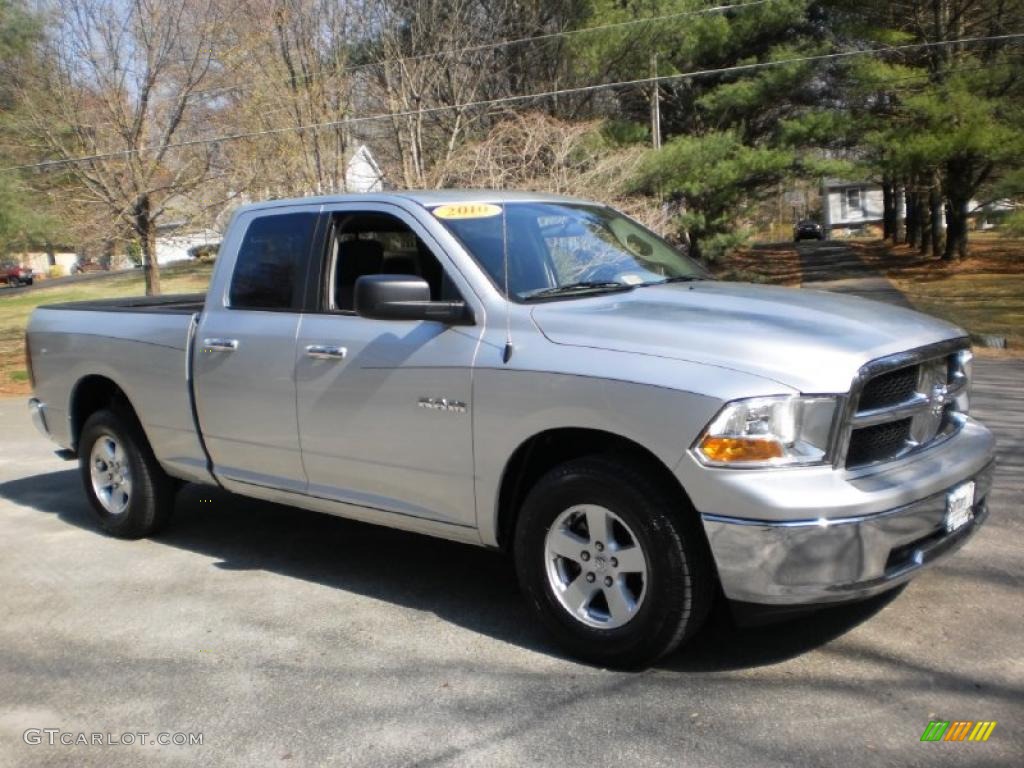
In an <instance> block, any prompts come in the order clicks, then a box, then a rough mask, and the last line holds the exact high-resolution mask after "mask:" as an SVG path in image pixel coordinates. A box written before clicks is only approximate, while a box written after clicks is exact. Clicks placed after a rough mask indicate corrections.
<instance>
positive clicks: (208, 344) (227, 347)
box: [203, 339, 238, 352]
mask: <svg viewBox="0 0 1024 768" xmlns="http://www.w3.org/2000/svg"><path fill="white" fill-rule="evenodd" d="M203 349H204V350H207V351H209V352H234V351H235V350H236V349H238V339H203Z"/></svg>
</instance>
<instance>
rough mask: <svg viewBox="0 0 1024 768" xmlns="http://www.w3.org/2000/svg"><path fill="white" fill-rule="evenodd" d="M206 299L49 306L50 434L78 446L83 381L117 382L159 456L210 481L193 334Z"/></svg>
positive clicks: (38, 329) (37, 358) (35, 329)
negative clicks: (75, 407)
mask: <svg viewBox="0 0 1024 768" xmlns="http://www.w3.org/2000/svg"><path fill="white" fill-rule="evenodd" d="M204 301H205V295H204V294H185V295H177V296H152V297H147V296H130V297H124V298H117V299H97V300H93V301H75V302H68V303H64V304H47V305H43V306H41V307H39V308H38V309H37V310H36V311H35V312H33V313H32V317H31V319H30V321H29V326H28V334H27V335H28V343H29V345H30V347H31V349H32V365H33V369H34V373H35V392H36V396H37V397H38V398H39V399H40V400H41V401H42V402H43V403H45V407H46V413H47V423H48V424H49V425H50V428H51V434H52V436H53V438H54V439H55V440H56V441H57V443H58V444H60V445H61V447H74V446H72V439H71V432H70V426H71V419H72V417H73V414H72V413H71V400H72V399H73V397H74V393H75V388H76V385H77V383H78V382H80V381H82V379H83V377H85V376H91V377H100V378H106V379H109V380H110V381H113V382H116V383H117V385H118V386H119V387H120V389H121V390H122V391H123V392H124V394H125V396H126V397H127V398H128V400H129V402H130V403H131V405H132V407H133V409H134V410H135V412H136V413H137V414H138V415H139V417H140V419H141V420H142V422H143V427H144V428H145V430H146V434H147V436H148V437H149V441H150V444H151V445H152V447H153V452H154V453H155V454H156V456H157V458H158V459H159V460H160V461H161V463H163V464H164V466H165V467H166V468H168V469H173V470H175V474H176V475H177V476H180V477H184V478H187V479H194V480H198V481H201V482H202V481H206V482H208V481H209V475H208V474H206V454H205V452H204V451H203V449H202V446H201V444H200V441H199V436H198V432H197V430H196V424H195V421H194V418H193V410H192V401H191V383H190V374H189V365H190V362H191V361H190V359H189V358H190V353H191V350H190V347H189V339H190V336H191V330H190V329H191V326H192V322H193V317H194V316H195V315H197V314H199V313H201V312H202V310H203V304H204Z"/></svg>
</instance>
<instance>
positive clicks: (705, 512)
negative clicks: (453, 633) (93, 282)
mask: <svg viewBox="0 0 1024 768" xmlns="http://www.w3.org/2000/svg"><path fill="white" fill-rule="evenodd" d="M27 346H28V353H29V361H30V363H29V364H30V369H31V375H32V376H33V382H34V391H35V396H34V397H33V398H32V400H31V401H30V410H31V412H32V414H33V417H34V419H35V422H36V424H37V425H38V426H39V428H40V429H41V430H42V431H43V432H44V433H45V434H47V435H48V436H49V437H50V438H52V439H53V440H54V441H55V442H56V443H57V444H58V445H59V446H61V448H62V453H63V454H64V455H65V456H67V457H72V456H74V457H77V459H78V461H79V465H80V468H81V475H82V480H83V483H84V487H85V492H86V494H87V495H88V497H89V500H90V501H91V504H92V507H93V509H94V510H95V515H96V519H97V521H98V524H99V525H100V526H101V527H102V528H103V529H105V530H106V531H108V532H110V533H111V534H113V535H115V536H123V537H139V536H145V535H147V534H150V533H152V532H153V531H155V530H157V528H159V526H161V525H162V524H163V523H164V522H165V521H166V520H167V518H168V516H169V515H170V513H171V511H172V509H173V507H174V492H175V488H176V486H177V485H178V484H179V483H180V482H196V483H208V484H217V485H219V486H222V487H223V488H225V489H227V490H229V491H232V492H234V493H237V494H242V495H245V496H251V497H256V498H260V499H268V500H271V501H275V502H281V503H284V504H290V505H294V506H299V507H305V508H307V509H312V510H319V511H322V512H327V513H330V514H335V515H342V516H345V517H350V518H356V519H359V520H364V521H368V522H371V523H377V524H381V525H387V526H394V527H396V528H403V529H407V530H411V531H416V532H420V533H424V534H430V535H433V536H440V537H444V538H447V539H455V540H458V541H462V542H467V543H471V544H476V545H482V546H485V547H493V548H500V549H502V550H505V551H508V552H510V553H511V555H512V556H513V558H514V561H515V564H516V568H517V572H518V575H519V579H520V582H521V584H522V588H523V591H524V593H525V595H526V598H527V600H528V603H529V605H530V607H531V609H532V610H533V611H534V613H535V614H536V617H537V619H538V620H539V621H540V622H541V623H542V624H544V625H545V626H546V627H547V628H548V629H549V630H550V631H551V632H552V633H553V634H554V636H555V637H556V638H557V639H558V640H559V641H560V642H561V643H563V644H564V645H565V646H567V647H568V648H569V649H570V650H571V651H572V652H573V653H575V654H577V655H578V656H580V657H582V658H585V659H588V660H591V661H594V662H597V663H602V664H615V665H638V664H645V663H649V662H650V661H652V660H653V659H655V658H657V657H659V656H661V655H663V654H665V653H668V652H669V651H671V650H672V649H674V648H675V647H677V646H678V645H679V644H680V643H681V642H682V641H684V640H685V639H686V638H688V637H690V636H691V635H692V634H693V633H694V632H695V631H696V630H697V629H698V628H699V627H700V625H701V623H702V622H703V621H704V619H705V617H706V616H707V614H708V611H709V609H710V607H711V605H712V603H713V602H714V601H715V600H716V599H727V600H728V601H730V603H731V605H732V607H734V608H735V609H737V611H739V612H740V613H741V614H742V613H744V612H749V613H757V612H759V611H763V610H765V609H774V610H776V611H788V610H795V609H804V608H807V607H813V606H820V605H826V604H831V603H836V602H840V601H847V600H854V599H858V598H863V597H865V596H869V595H873V594H876V593H879V592H881V591H884V590H888V589H891V588H893V587H894V586H896V585H898V584H901V583H903V582H905V581H907V580H908V579H909V578H911V577H912V576H913V575H915V574H916V573H918V572H919V571H921V570H922V569H923V568H925V567H927V566H929V565H931V564H932V563H934V562H937V561H938V560H940V559H941V558H943V557H945V556H947V555H949V554H950V553H951V552H952V551H954V550H955V549H957V548H958V547H959V546H960V545H961V544H962V543H963V542H964V541H965V540H966V539H967V538H968V537H970V536H971V534H972V533H973V532H974V531H975V530H977V528H978V526H979V524H980V523H981V521H982V520H983V518H984V516H985V515H986V513H987V509H986V495H987V493H988V491H989V488H990V485H991V479H992V464H993V455H994V440H993V437H992V435H991V433H990V432H989V431H988V430H987V429H986V428H985V427H983V426H982V425H981V424H979V423H977V422H976V421H974V420H973V419H971V418H970V417H969V416H968V394H969V387H970V378H971V352H970V350H969V348H968V340H967V338H966V337H965V334H964V332H963V331H961V330H960V329H958V328H955V327H953V326H951V325H948V324H946V323H943V322H940V321H938V320H935V319H932V318H930V317H926V316H924V315H920V314H916V313H914V312H911V311H908V310H904V309H899V308H894V307H890V306H883V305H880V304H876V303H872V302H868V301H863V300H860V299H856V298H852V297H846V296H840V295H834V294H825V293H818V292H814V291H804V290H792V289H785V288H776V287H764V286H756V285H746V284H735V283H724V282H717V281H715V280H712V279H710V278H709V276H708V275H707V274H706V273H705V272H704V270H703V269H702V268H701V267H700V266H699V265H698V264H697V263H695V262H693V261H691V260H690V259H688V258H687V257H685V256H683V255H681V254H680V253H678V252H677V251H676V250H674V249H673V248H672V247H671V246H669V245H668V244H666V243H665V242H664V241H663V240H661V239H660V238H659V237H657V236H656V235H655V234H653V233H651V232H650V231H648V230H647V229H645V228H643V227H642V226H640V225H639V224H637V223H636V222H635V221H633V220H632V219H630V218H628V217H626V216H623V215H621V214H619V213H617V212H615V211H614V210H612V209H610V208H608V207H605V206H602V205H598V204H593V203H587V202H583V201H579V200H572V199H568V198H562V197H554V196H548V195H534V194H522V193H488V192H457V191H443V192H441V191H439V192H409V193H389V194H380V195H372V196H331V197H320V198H307V199H299V200H282V201H275V202H267V203H261V204H257V205H250V206H247V207H244V208H242V209H240V210H239V211H238V212H237V213H236V214H235V216H234V218H233V220H232V222H231V224H230V227H229V229H228V231H227V233H226V236H225V238H224V241H223V246H222V248H221V250H220V255H219V256H218V259H217V263H216V268H215V270H214V273H213V276H212V279H211V283H210V287H209V291H208V293H207V294H206V296H205V297H203V296H169V297H163V298H153V299H144V298H136V299H115V300H108V301H94V302H88V303H75V304H64V305H58V306H48V307H42V308H40V309H38V310H36V311H35V313H34V314H33V315H32V318H31V322H30V324H29V328H28V335H27ZM382 556H384V557H387V553H382Z"/></svg>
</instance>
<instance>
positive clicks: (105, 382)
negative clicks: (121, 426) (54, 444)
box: [70, 375, 135, 449]
mask: <svg viewBox="0 0 1024 768" xmlns="http://www.w3.org/2000/svg"><path fill="white" fill-rule="evenodd" d="M104 408H111V409H118V410H121V411H125V412H127V413H129V414H131V415H132V416H134V415H135V409H134V408H133V407H132V404H131V401H129V400H128V396H127V395H126V394H125V393H124V390H122V389H121V388H120V387H119V386H117V384H115V383H114V382H113V381H111V380H110V379H108V378H107V377H106V376H99V375H93V376H86V377H84V378H82V379H81V380H79V382H78V383H77V384H76V385H75V389H74V391H73V392H72V393H71V408H70V417H71V444H72V446H74V447H75V448H76V449H77V448H78V438H79V436H80V435H81V434H82V427H83V426H84V425H85V421H86V419H88V418H89V417H90V416H92V415H93V414H94V413H96V411H99V410H102V409H104Z"/></svg>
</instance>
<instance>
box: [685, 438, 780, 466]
mask: <svg viewBox="0 0 1024 768" xmlns="http://www.w3.org/2000/svg"><path fill="white" fill-rule="evenodd" d="M700 452H701V453H703V454H704V455H705V456H706V457H707V458H708V459H710V460H711V461H719V462H729V463H732V462H740V461H767V460H768V459H780V458H782V444H781V443H779V441H778V440H771V439H768V440H766V439H763V438H753V437H711V436H710V435H708V436H706V437H705V438H704V439H703V440H701V441H700Z"/></svg>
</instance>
